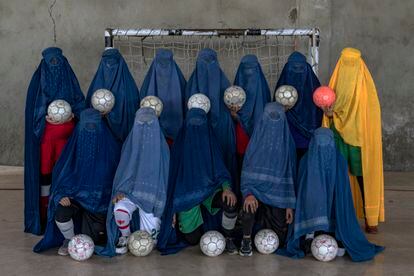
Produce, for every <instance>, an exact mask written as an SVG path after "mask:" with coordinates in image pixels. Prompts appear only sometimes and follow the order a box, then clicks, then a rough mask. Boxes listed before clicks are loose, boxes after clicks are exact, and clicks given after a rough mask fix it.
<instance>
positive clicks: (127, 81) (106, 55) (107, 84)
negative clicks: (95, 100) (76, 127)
mask: <svg viewBox="0 0 414 276" xmlns="http://www.w3.org/2000/svg"><path fill="white" fill-rule="evenodd" d="M101 88H104V89H108V90H110V91H111V92H112V93H113V94H114V96H115V106H114V108H113V109H112V110H111V112H109V113H108V114H107V115H106V117H107V119H108V124H109V127H110V129H111V131H112V133H113V134H114V135H115V137H116V138H118V139H120V140H121V141H124V140H125V138H126V137H127V136H128V133H129V131H130V130H131V128H132V126H133V124H134V117H135V111H136V110H137V109H138V107H139V91H138V88H137V85H136V84H135V81H134V78H133V77H132V75H131V73H130V72H129V69H128V65H127V64H126V62H125V60H124V58H123V57H122V55H121V53H120V52H119V51H118V50H117V49H113V48H112V49H108V50H105V51H104V52H103V54H102V60H101V63H100V64H99V67H98V71H97V72H96V74H95V77H94V78H93V80H92V83H91V85H90V87H89V90H88V95H87V96H86V104H87V106H88V107H92V104H91V97H92V95H93V93H94V92H95V91H96V90H98V89H101Z"/></svg>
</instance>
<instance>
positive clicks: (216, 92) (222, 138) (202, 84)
mask: <svg viewBox="0 0 414 276" xmlns="http://www.w3.org/2000/svg"><path fill="white" fill-rule="evenodd" d="M229 86H230V82H229V81H228V79H227V78H226V76H225V75H224V72H223V71H222V70H221V68H220V65H219V62H218V60H217V53H216V52H215V51H213V50H211V49H203V50H201V51H200V52H199V54H198V57H197V63H196V68H195V69H194V72H193V73H192V74H191V77H190V80H189V81H188V83H187V86H186V101H188V99H189V98H190V97H191V96H192V95H194V94H196V93H203V94H204V95H206V96H207V97H208V98H209V99H210V103H211V109H210V112H209V113H208V118H209V120H210V124H211V126H212V127H213V131H214V133H215V135H216V137H217V140H218V142H219V144H220V147H221V149H222V152H223V154H224V162H225V164H226V166H227V169H228V170H229V171H230V173H231V174H232V176H233V177H234V176H235V175H236V155H235V154H236V137H235V131H234V123H233V120H232V118H231V115H230V112H229V110H228V108H227V107H226V105H225V104H224V100H223V97H224V91H225V90H226V88H227V87H229Z"/></svg>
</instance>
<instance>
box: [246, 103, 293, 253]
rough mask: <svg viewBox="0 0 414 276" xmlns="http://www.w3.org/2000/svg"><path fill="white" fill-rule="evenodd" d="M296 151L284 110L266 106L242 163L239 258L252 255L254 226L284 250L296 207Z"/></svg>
mask: <svg viewBox="0 0 414 276" xmlns="http://www.w3.org/2000/svg"><path fill="white" fill-rule="evenodd" d="M295 165H296V150H295V144H294V141H293V139H292V136H291V134H290V132H289V126H288V124H287V120H286V116H285V111H284V108H283V107H282V106H281V105H279V104H278V103H276V102H272V103H268V104H267V105H266V107H265V109H264V112H263V115H262V118H261V120H260V121H259V122H258V124H257V125H256V127H255V129H254V131H253V135H252V137H251V140H250V143H249V146H248V147H247V151H246V155H245V158H244V162H243V170H242V175H241V191H242V194H243V197H244V202H243V213H242V226H243V240H242V243H241V247H240V250H239V254H240V255H242V256H251V255H252V241H251V236H252V231H253V228H254V226H255V225H257V226H258V227H261V228H266V229H272V230H273V231H275V232H276V234H277V235H278V237H279V241H280V246H284V243H285V240H286V236H287V229H288V224H290V223H292V221H293V209H294V207H295V202H296V197H295V186H294V181H295V176H296V166H295Z"/></svg>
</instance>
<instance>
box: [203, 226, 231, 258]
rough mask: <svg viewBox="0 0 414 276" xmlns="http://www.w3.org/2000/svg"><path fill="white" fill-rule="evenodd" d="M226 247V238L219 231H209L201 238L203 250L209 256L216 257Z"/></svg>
mask: <svg viewBox="0 0 414 276" xmlns="http://www.w3.org/2000/svg"><path fill="white" fill-rule="evenodd" d="M225 248H226V239H225V238H224V236H223V235H222V234H221V233H220V232H217V231H208V232H206V233H205V234H204V235H203V236H202V237H201V239H200V249H201V251H202V252H203V253H204V254H205V255H207V256H209V257H216V256H218V255H220V254H221V253H223V251H224V249H225Z"/></svg>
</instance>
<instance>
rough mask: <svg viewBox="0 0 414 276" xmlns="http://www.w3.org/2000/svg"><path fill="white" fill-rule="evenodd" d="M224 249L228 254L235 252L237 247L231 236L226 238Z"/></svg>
mask: <svg viewBox="0 0 414 276" xmlns="http://www.w3.org/2000/svg"><path fill="white" fill-rule="evenodd" d="M226 251H227V254H229V255H235V254H237V247H236V245H235V244H234V241H233V239H232V238H226Z"/></svg>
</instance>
